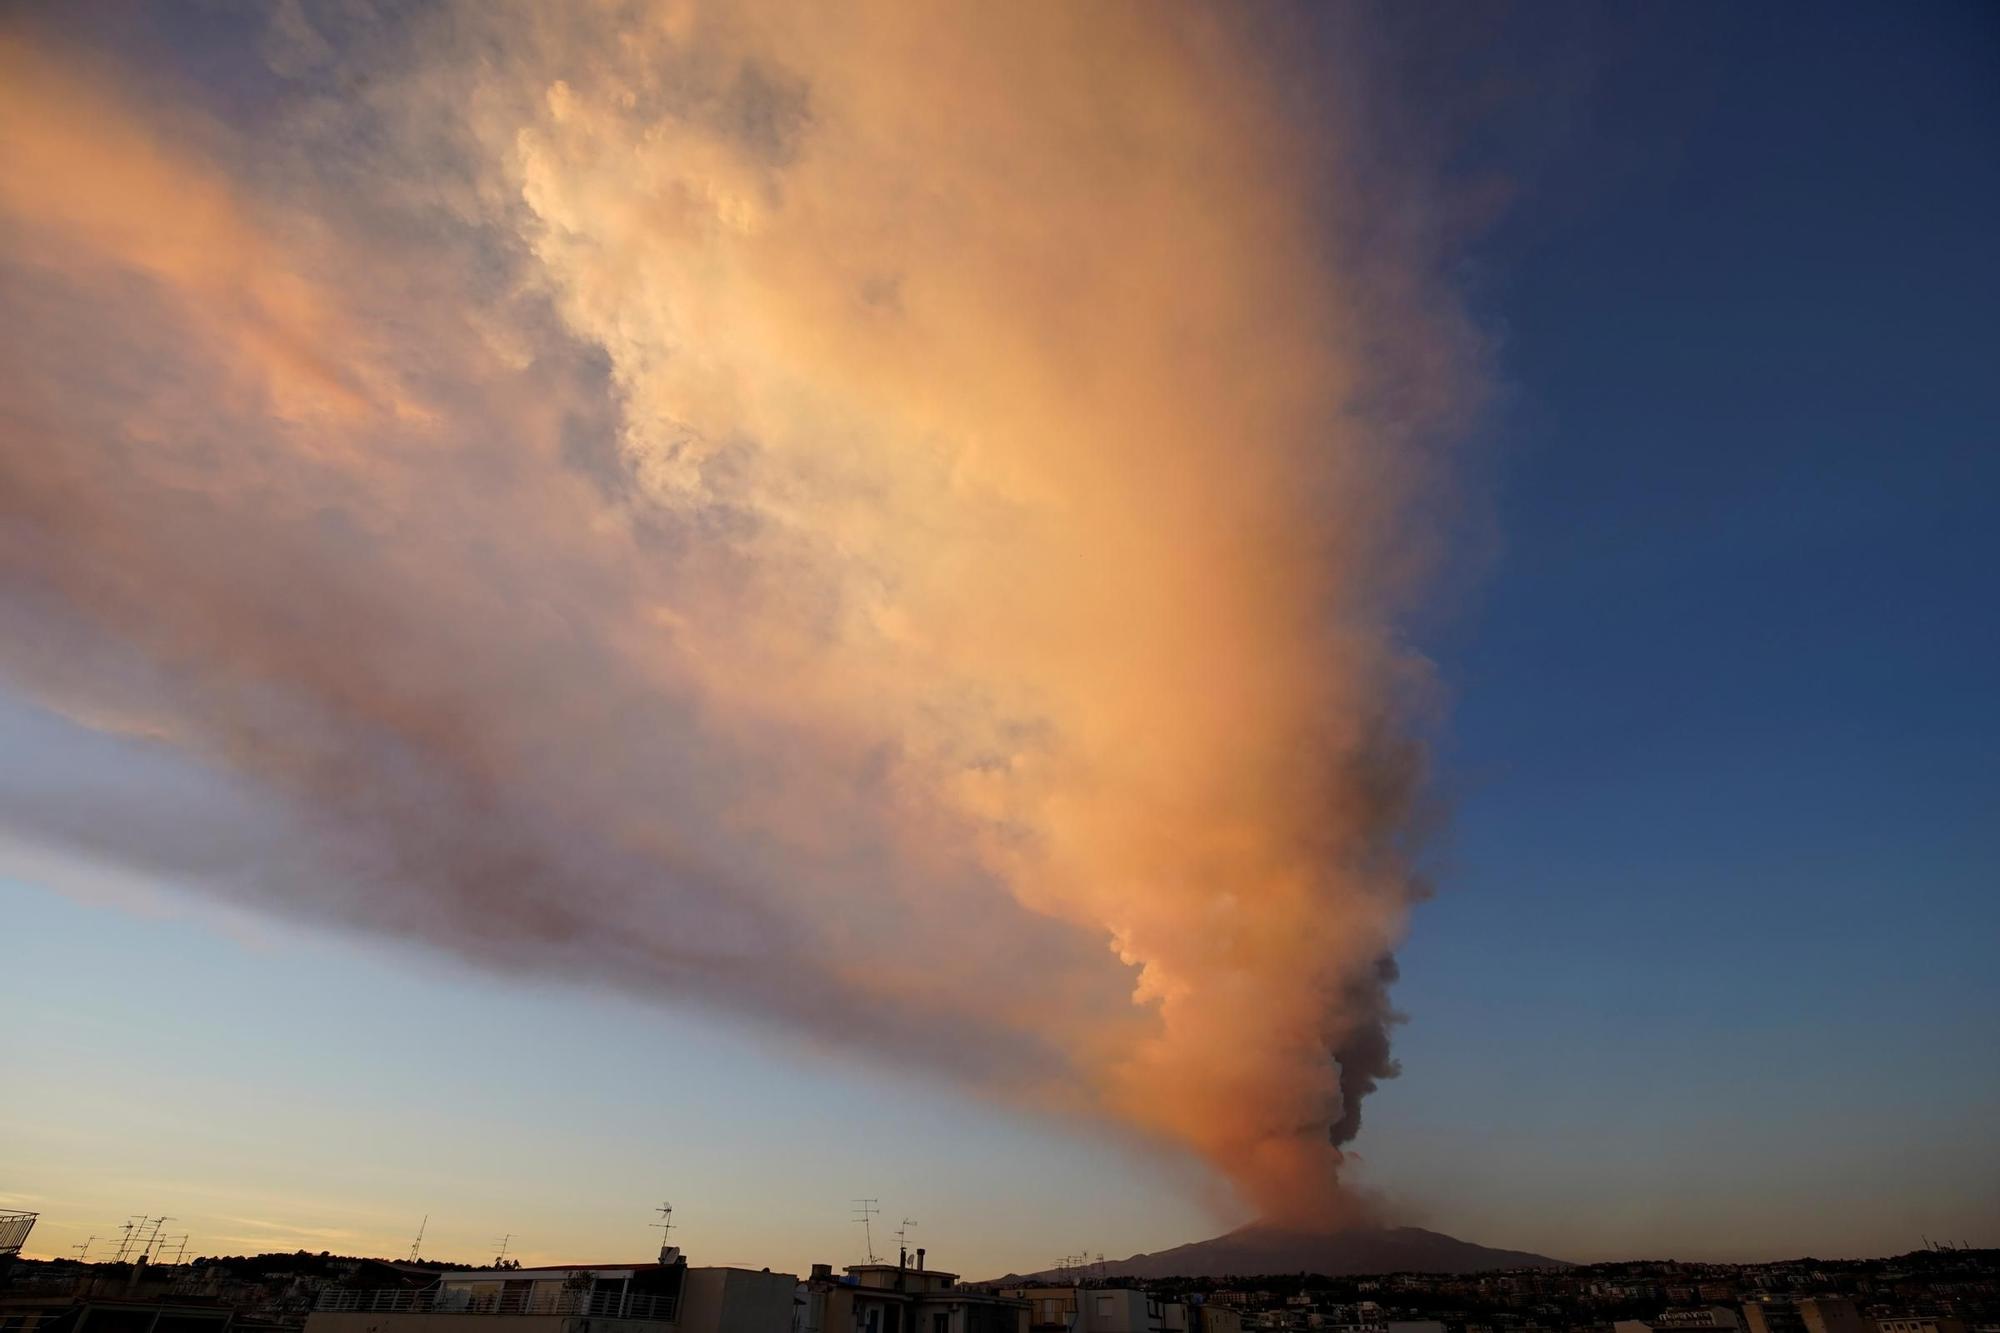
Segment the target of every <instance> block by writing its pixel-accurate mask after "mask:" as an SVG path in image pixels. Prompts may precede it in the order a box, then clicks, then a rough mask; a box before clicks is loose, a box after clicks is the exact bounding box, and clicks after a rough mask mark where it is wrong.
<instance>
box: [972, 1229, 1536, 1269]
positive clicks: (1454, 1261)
mask: <svg viewBox="0 0 2000 1333" xmlns="http://www.w3.org/2000/svg"><path fill="white" fill-rule="evenodd" d="M1567 1267H1569V1265H1568V1264H1567V1263H1565V1262H1564V1261H1562V1260H1561V1259H1551V1258H1549V1257H1548V1256H1547V1255H1543V1254H1529V1253H1527V1252H1525V1251H1522V1250H1496V1249H1491V1248H1489V1247H1487V1246H1484V1245H1475V1244H1473V1243H1472V1242H1471V1241H1469V1240H1460V1239H1458V1238H1457V1237H1456V1236H1447V1235H1444V1234H1443V1233H1441V1232H1437V1231H1426V1230H1424V1229H1423V1228H1422V1227H1357V1228H1355V1229H1352V1230H1348V1231H1333V1232H1327V1231H1292V1230H1287V1229H1285V1228H1282V1227H1273V1226H1267V1225H1265V1224H1263V1223H1256V1222H1253V1223H1251V1224H1250V1225H1249V1226H1246V1227H1239V1228H1237V1229H1236V1230H1235V1231H1232V1232H1229V1233H1228V1234H1227V1235H1222V1236H1216V1237H1214V1238H1213V1239H1210V1240H1198V1241H1193V1242H1190V1243H1189V1244H1186V1245H1176V1246H1174V1247H1173V1248H1172V1249H1170V1250H1160V1251H1158V1252H1156V1253H1153V1254H1135V1255H1133V1256H1132V1257H1131V1258H1129V1259H1119V1260H1116V1261H1114V1262H1109V1263H1105V1264H1103V1265H1101V1266H1095V1265H1094V1266H1093V1270H1092V1271H1093V1273H1095V1272H1102V1274H1103V1275H1104V1276H1105V1277H1133V1278H1162V1277H1230V1276H1242V1277H1251V1276H1256V1275H1258V1274H1263V1273H1321V1274H1324V1275H1325V1276H1327V1277H1352V1276H1355V1275H1358V1274H1363V1273H1476V1272H1480V1271H1482V1270H1487V1269H1495V1268H1567ZM1063 1276H1065V1274H1064V1273H1063V1272H1062V1271H1061V1270H1058V1269H1049V1270H1047V1271H1045V1272H1040V1273H1028V1274H1025V1275H1024V1274H1018V1273H1017V1274H1009V1275H1008V1277H1007V1278H1003V1279H1001V1280H1002V1281H1010V1280H1027V1279H1036V1278H1040V1279H1048V1280H1051V1281H1054V1280H1059V1279H1061V1278H1062V1277H1063Z"/></svg>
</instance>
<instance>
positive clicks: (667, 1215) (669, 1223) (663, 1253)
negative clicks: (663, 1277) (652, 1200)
mask: <svg viewBox="0 0 2000 1333" xmlns="http://www.w3.org/2000/svg"><path fill="white" fill-rule="evenodd" d="M653 1211H654V1212H656V1213H658V1214H659V1215H660V1220H659V1221H657V1222H648V1223H647V1224H646V1225H647V1226H650V1227H653V1228H655V1229H656V1230H658V1231H659V1233H660V1262H661V1263H665V1262H666V1261H667V1251H668V1250H669V1249H671V1248H672V1247H671V1246H669V1245H668V1244H667V1240H668V1238H669V1237H671V1236H672V1235H673V1234H674V1206H673V1205H672V1204H671V1203H668V1202H667V1201H665V1200H664V1199H663V1200H661V1201H660V1206H659V1207H658V1208H655V1209H654V1210H653Z"/></svg>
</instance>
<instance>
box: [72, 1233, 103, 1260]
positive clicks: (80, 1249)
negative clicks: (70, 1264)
mask: <svg viewBox="0 0 2000 1333" xmlns="http://www.w3.org/2000/svg"><path fill="white" fill-rule="evenodd" d="M95 1244H97V1237H95V1236H88V1237H85V1239H84V1242H83V1244H81V1245H72V1246H70V1248H71V1249H72V1250H75V1251H76V1261H77V1262H78V1263H80V1264H81V1263H88V1262H89V1261H90V1247H91V1246H93V1245H95Z"/></svg>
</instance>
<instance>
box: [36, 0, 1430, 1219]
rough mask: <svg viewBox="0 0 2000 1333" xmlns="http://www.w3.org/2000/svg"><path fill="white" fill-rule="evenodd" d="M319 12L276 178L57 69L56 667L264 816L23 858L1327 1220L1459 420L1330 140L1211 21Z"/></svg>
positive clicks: (48, 291)
mask: <svg viewBox="0 0 2000 1333" xmlns="http://www.w3.org/2000/svg"><path fill="white" fill-rule="evenodd" d="M343 12H344V11H343ZM284 14H285V17H284V19H283V21H282V22H279V21H274V22H273V25H272V30H271V32H269V33H267V34H265V35H264V40H263V41H262V43H261V46H260V47H259V49H261V50H262V51H263V52H264V55H265V58H266V59H267V60H268V63H269V68H268V69H267V70H265V71H262V72H261V73H262V77H263V79H264V80H265V81H266V82H268V83H269V84H270V85H271V86H272V87H274V88H276V89H277V90H278V91H277V92H274V93H272V94H271V95H270V96H271V99H272V101H271V105H270V106H268V107H266V108H263V109H262V110H261V112H260V114H259V115H256V116H254V117H245V118H243V120H244V122H245V123H246V124H248V125H250V126H251V128H248V129H246V130H231V129H227V128H224V127H223V126H222V125H220V124H219V123H217V121H216V120H215V119H213V118H212V117H210V116H208V115H206V114H205V113H204V112H203V111H202V109H201V108H200V106H199V105H197V102H198V99H196V98H193V97H172V96H154V97H141V96H138V95H135V94H131V93H126V92H120V91H118V90H119V89H120V87H121V86H122V85H123V83H124V80H123V79H122V78H121V76H120V72H119V71H117V70H115V69H110V68H107V67H105V66H102V65H97V64H93V63H92V58H90V57H87V56H83V55H80V54H78V53H77V52H75V51H73V50H65V49H60V48H58V47H57V46H56V45H54V44H53V43H51V42H49V41H48V40H47V39H45V38H35V37H33V36H30V35H26V34H21V35H16V36H15V37H14V38H12V39H11V40H10V41H9V42H8V43H7V44H6V45H5V46H4V47H0V126H4V127H5V128H4V129H0V159H4V160H0V210H4V212H0V227H3V228H4V232H0V235H4V238H5V260H4V282H5V284H6V288H7V290H8V291H9V293H10V296H9V298H8V306H9V309H10V310H12V311H13V312H15V313H14V317H13V318H12V319H11V320H10V321H9V322H8V323H9V327H8V329H7V331H6V332H5V333H4V335H0V337H4V339H5V343H4V355H0V411H4V414H5V420H6V422H7V429H6V430H5V432H4V436H0V557H4V563H5V569H6V571H7V579H6V584H5V588H4V596H3V597H0V617H3V618H4V619H0V645H4V646H0V653H4V657H0V667H4V670H5V671H6V672H7V673H8V679H9V680H10V681H11V682H12V683H13V685H14V687H15V688H16V689H17V690H21V691H25V692H28V693H29V694H31V695H32V696H33V697H35V698H36V699H38V700H40V701H41V702H42V703H44V704H45V705H46V706H47V707H49V708H51V709H54V710H56V711H58V712H60V713H62V714H63V715H65V716H66V717H68V718H70V719H73V720H75V721H76V722H78V723H81V724H82V725H85V726H88V727H92V728H95V729H98V730H101V731H107V732H112V733H115V734H117V735H119V736H122V737H126V738H129V744H130V745H132V746H136V747H143V748H145V749H147V750H148V751H151V752H153V753H159V752H162V751H164V752H166V753H169V754H172V755H175V756H179V758H180V761H181V762H183V763H184V764H185V765H187V766H188V767H189V769H190V771H201V772H217V771H219V772H222V773H225V774H227V775H230V780H231V781H232V782H234V783H235V784H236V785H237V788H238V789H239V790H241V791H242V792H245V793H248V794H247V795H245V796H244V797H243V800H244V802H245V804H244V807H243V808H244V809H245V810H248V811H254V812H256V816H255V818H238V819H235V820H233V821H232V822H231V823H230V824H229V825H228V826H227V827H220V826H218V827H214V828H207V829H200V830H196V831H194V832H192V833H190V831H189V830H188V829H187V828H186V826H185V824H184V822H183V821H173V822H171V824H169V822H166V821H161V820H157V819H155V820H151V821H148V820H147V819H145V818H143V817H141V815H140V813H139V812H137V811H134V812H130V817H122V818H121V817H92V818H89V819H79V818H77V817H75V815H74V812H73V811H67V810H63V809H56V808H53V803H50V802H40V803H38V802H36V801H33V800H29V799H26V798H20V797H10V800H9V804H8V806H7V808H6V809H5V811H4V815H5V817H6V819H7V822H8V823H10V824H11V825H13V826H14V827H15V828H16V830H17V831H19V832H23V833H25V834H28V835H30V836H33V837H37V838H39V839H42V840H44V841H47V840H64V841H67V842H70V843H72V844H76V845H81V846H83V847H86V848H88V849H90V850H93V851H95V852H97V853H100V854H105V855H113V856H117V857H121V858H124V859H127V860H130V861H132V862H135V863H137V864H140V865H142V866H147V867H150V868H153V869H156V870H161V871H165V872H169V873H172V874H174V875H176V876H178V877H180V878H184V879H189V880H194V881H198V882H200V883H202V884H204V885H206V886H208V887H210V888H212V889H214V890H215V891H218V892H223V893H228V894H232V895H236V896H238V897H244V898H248V899H250V900H253V901H256V902H260V903H267V904H269V905H270V906H272V907H275V908H279V909H282V910H286V911H289V912H292V913H295V914H305V915H308V916H312V917H315V918H327V919H337V920H340V921H344V922H348V923H353V924H357V925H360V926H362V927H364V928H367V929H370V930H375V931H381V932H387V933H393V934H396V935H400V936H415V937H418V938H422V939H425V940H428V941H430V942H432V943H434V944H436V945H438V946H439V947H443V948H447V949H451V950H456V951H458V952H460V953H463V954H466V955H468V956H471V957H473V958H475V959H478V960H480V961H482V962H486V963H489V964H492V965H496V966H504V967H510V968H527V969H536V970H542V971H550V972H555V973H559V974H569V975H575V976H578V977H586V978H591V979H602V978H610V979H611V980H613V981H615V982H616V983H618V984H621V985H623V986H626V987H630V988H633V989H635V990H638V991H640V992H642V993H646V994H652V995H658V996H661V997H663V998H665V999H669V1000H674V1001H676V1002H683V1003H698V1004H703V1005H710V1006H716V1007H719V1008H722V1009H724V1010H727V1011H729V1012H734V1013H739V1014H748V1015H751V1016H754V1017H757V1018H759V1019H762V1020H767V1021H770V1022H772V1023H775V1024H778V1025H780V1026H781V1027H784V1028H787V1029H789V1030H791V1031H793V1032H795V1033H798V1034H801V1035H803V1036H805V1037H806V1038H808V1039H810V1040H816V1041H817V1040H826V1041H839V1042H844V1043H851V1044H854V1045H857V1046H860V1047H863V1048H868V1049H872V1050H876V1051H879V1052H882V1053H883V1054H884V1055H885V1056H888V1057H892V1058H897V1059H905V1060H911V1061H916V1062H918V1063H921V1064H924V1065H926V1066H928V1067H932V1068H935V1069H938V1070H940V1071H943V1072H945V1073H948V1074H950V1075H952V1076H954V1077H957V1078H959V1079H961V1080H963V1081H965V1082H967V1083H969V1084H972V1085H974V1086H977V1087H979V1088H981V1089H982V1090H985V1091H989V1092H993V1093H995V1094H998V1095H1001V1096H1005V1097H1008V1098H1012V1099H1016V1100H1019V1101H1022V1102H1026V1103H1028V1104H1031V1105H1035V1106H1038V1107H1043V1108H1050V1109H1056V1110H1060V1111H1064V1112H1075V1113H1083V1114H1089V1115H1094V1116H1101V1117H1106V1118H1109V1119H1112V1120H1115V1121H1118V1122H1122V1123H1125V1124H1127V1125H1130V1126H1132V1127H1135V1128H1136V1129H1137V1130H1139V1131H1140V1132H1141V1133H1142V1134H1143V1135H1144V1136H1146V1137H1147V1138H1149V1139H1152V1140H1156V1141H1164V1142H1167V1143H1172V1144H1178V1145H1182V1146H1184V1147H1186V1148H1188V1149H1191V1150H1192V1151H1194V1152H1195V1153H1198V1154H1199V1155H1201V1156H1202V1157H1203V1158H1205V1159H1207V1160H1208V1161H1209V1162H1211V1163H1213V1164H1214V1166H1215V1167H1216V1168H1217V1169H1219V1170H1220V1171H1221V1172H1222V1173H1224V1174H1225V1175H1226V1177H1227V1178H1228V1179H1229V1180H1230V1181H1232V1182H1233V1183H1234V1184H1235V1185H1236V1186H1237V1187H1238V1189H1239V1190H1240V1192H1241V1194H1242V1196H1243V1198H1244V1200H1245V1202H1247V1203H1248V1204H1250V1205H1251V1206H1253V1207H1255V1208H1257V1209H1258V1210H1260V1211H1261V1212H1263V1213H1265V1214H1266V1215H1271V1216H1278V1217H1283V1218H1286V1219H1289V1220H1294V1221H1296V1220H1310V1219H1313V1218H1319V1219H1322V1220H1323V1219H1324V1218H1325V1217H1327V1216H1328V1215H1329V1214H1328V1210H1329V1209H1331V1208H1334V1207H1336V1206H1337V1205H1336V1203H1335V1188H1334V1185H1335V1172H1336V1170H1337V1167H1338V1162H1339V1153H1338V1151H1337V1150H1336V1148H1335V1147H1334V1143H1335V1142H1336V1141H1339V1140H1344V1139H1346V1138H1348V1137H1350V1136H1351V1135H1352V1134H1353V1133H1354V1132H1355V1130H1356V1129H1357V1128H1358V1125H1359V1120H1360V1111H1359V1106H1360V1099H1361V1097H1362V1095H1363V1094H1365V1093H1366V1092H1367V1091H1369V1090H1370V1089H1371V1088H1372V1087H1373V1086H1374V1084H1375V1081H1376V1080H1377V1079H1378V1078H1381V1077H1384V1076H1386V1075H1388V1074H1390V1073H1393V1072H1394V1069H1393V1063H1392V1062H1391V1060H1390V1058H1389V1053H1388V1042H1387V1034H1386V1027H1387V1024H1388V1023H1389V1022H1390V1021H1391V1018H1392V1015H1391V1013H1390V1010H1389V1008H1388V1004H1387V1000H1386V988H1387V985H1388V982H1389V980H1390V979H1391V977H1392V976H1393V966H1392V965H1391V964H1390V963H1389V962H1388V961H1387V960H1388V957H1389V954H1390V951H1391V949H1392V948H1393V946H1394V944H1395V942H1396V940H1397V938H1398V936H1399V933H1400V931H1401V930H1402V928H1403V925H1404V918H1405V913H1406V910H1407V905H1408V903H1409V902H1410V900H1411V897H1412V892H1413V889H1412V876H1411V871H1410V866H1409V864H1408V860H1407V849H1406V844H1407V842H1408V836H1409V825H1410V823H1411V816H1412V805H1413V800H1414V793H1415V789H1416V784H1417V782H1418V778H1419V776H1420V767H1421V763H1420V751H1419V748H1418V746H1417V745H1416V743H1415V741H1414V740H1413V738H1412V735H1413V733H1412V726H1411V716H1410V715H1411V710H1412V706H1413V703H1414V701H1416V700H1418V699H1419V698H1420V697H1421V695H1422V693H1423V685H1424V678H1423V672H1422V671H1421V669H1420V666H1419V664H1417V663H1415V662H1413V661H1412V660H1411V659H1410V658H1408V657H1407V656H1406V655H1404V654H1403V653H1402V652H1400V651H1399V650H1398V648H1397V647H1396V645H1395V643H1394V641H1393V639H1392V636H1391V633H1390V630H1389V628H1388V626H1389V618H1390V616H1391V615H1392V613H1393V612H1394V611H1395V610H1396V608H1397V606H1398V604H1399V599H1400V598H1401V597H1402V596H1403V595H1404V594H1405V593H1406V591H1407V587H1406V584H1407V582H1408V578H1409V575H1410V574H1411V572H1412V571H1413V570H1414V569H1416V568H1418V567H1419V566H1420V565H1421V564H1422V554H1423V552H1422V546H1423V543H1422V541H1421V540H1420V539H1419V537H1418V535H1417V534H1416V533H1415V532H1414V531H1413V527H1414V525H1413V523H1412V522H1411V520H1410V516H1411V514H1412V513H1413V511H1414V509H1415V508H1416V505H1417V501H1418V500H1419V499H1420V498H1421V495H1420V492H1421V490H1422V485H1421V483H1422V482H1423V473H1424V471H1425V468H1424V466H1423V463H1422V455H1423V452H1424V441H1425V439H1426V438H1427V437H1429V436H1430V435H1431V434H1433V433H1434V432H1435V431H1436V430H1437V429H1438V428H1439V427H1440V426H1441V425H1443V424H1445V423H1446V422H1447V420H1448V418H1449V414H1450V413H1451V411H1452V410H1453V408H1454V402H1455V398H1456V395H1457V391H1458V380H1459V374H1458V370H1457V366H1458V364H1459V361H1460V358H1459V356H1458V354H1457V350H1456V344H1457V334H1456V332H1455V325H1454V324H1453V323H1452V321H1451V318H1450V311H1449V306H1448V303H1441V302H1439V301H1437V300H1436V298H1435V294H1434V293H1433V292H1431V291H1430V290H1429V286H1428V284H1427V283H1426V282H1425V281H1424V280H1423V278H1422V273H1421V269H1420V268H1419V267H1418V266H1417V265H1416V264H1415V263H1414V261H1413V260H1411V258H1410V257H1409V256H1408V255H1407V254H1406V253H1404V251H1403V250H1402V249H1399V247H1397V246H1395V245H1393V244H1389V243H1387V242H1386V241H1385V239H1384V238H1385V237H1387V236H1389V235H1391V234H1393V229H1392V228H1386V227H1373V226H1371V225H1370V223H1371V219H1370V217H1369V214H1368V213H1367V210H1369V209H1371V208H1377V207H1380V208H1385V209H1386V208H1388V207H1390V206H1391V202H1390V201H1386V200H1384V199H1383V198H1382V197H1381V195H1380V194H1379V190H1380V189H1381V188H1383V187H1382V186H1381V184H1380V182H1379V181H1378V180H1370V179H1368V178H1367V177H1365V176H1364V174H1363V173H1362V172H1361V171H1360V169H1359V168H1358V167H1356V166H1352V165H1350V164H1351V163H1356V162H1359V161H1360V160H1362V159H1361V157H1360V155H1359V154H1356V153H1354V152H1352V151H1351V147H1352V146H1351V145H1345V144H1343V143H1342V141H1341V136H1340V133H1339V132H1338V127H1337V126H1334V127H1332V128H1329V124H1328V123H1319V122H1318V121H1317V120H1315V115H1309V114H1308V112H1309V111H1310V108H1309V107H1307V106H1306V105H1305V104H1304V103H1302V102H1301V100H1300V96H1299V94H1298V93H1297V90H1296V89H1295V88H1291V85H1290V84H1289V83H1288V82H1287V76H1286V74H1285V72H1284V71H1283V70H1282V69H1280V68H1278V67H1276V66H1273V65H1272V64H1270V63H1269V62H1268V61H1267V60H1265V59H1263V58H1261V57H1260V56H1259V55H1258V53H1257V49H1256V48H1254V47H1253V45H1252V44H1251V42H1250V41H1249V40H1248V39H1246V38H1245V37H1244V36H1243V35H1242V34H1237V33H1233V32H1230V31H1227V30H1225V29H1224V28H1223V27H1222V26H1221V24H1220V20H1219V19H1218V18H1217V17H1216V16H1215V15H1213V14H1206V13H1201V12H1196V13H1192V14H1183V13H1179V12H1177V11H1169V10H1167V9H1164V8H1161V7H1158V6H1153V5H1145V6H1136V7H1131V8H1126V7H1119V6H1112V5H1107V4H1091V5H1081V6H1056V5H1049V6H1030V7H1027V8H1025V9H1024V8H1022V7H1019V6H1001V5H966V6H963V7H951V6H941V5H917V6H900V5H899V6H886V7H883V8H881V9H873V8H870V7H867V6H860V7H856V6H849V5H843V6H793V5H779V6H774V7H772V8H771V9H770V10H769V11H768V12H765V11H764V10H762V9H761V8H760V7H759V6H756V5H743V4H730V5H724V6H717V7H716V8H715V9H713V10H710V9H707V8H704V7H700V6H686V5H661V6H646V7H637V8H629V9H628V8H623V7H618V6H609V7H605V8H602V9H594V10H590V11H587V12H586V11H583V10H581V9H571V8H569V7H564V8H561V9H551V8H550V7H547V6H524V7H519V8H507V7H502V6H489V5H483V4H482V5H475V6H470V7H468V8H465V9H463V10H458V11H442V12H427V13H426V14H425V15H424V16H423V17H422V18H421V19H419V20H416V21H415V24H414V26H409V27H402V28H397V27H394V26H393V25H387V24H385V23H383V22H382V21H379V20H370V21H369V22H368V23H366V24H363V25H360V26H357V27H351V28H347V27H342V26H340V25H337V24H335V23H333V22H331V21H329V20H327V19H326V17H325V16H324V15H316V13H315V11H313V10H311V9H310V8H308V9H305V10H298V9H296V7H293V8H289V9H286V10H285V11H284ZM301 15H303V16H304V17H303V18H301ZM1266 36H1267V37H1268V36H1269V34H1266ZM1288 88H1289V89H1290V91H1285V90H1286V89H1288ZM1323 110H1324V109H1322V112H1323ZM1298 118H1304V119H1305V120H1309V121H1315V123H1314V124H1313V127H1312V129H1311V132H1310V134H1308V133H1306V132H1304V131H1302V130H1300V129H1298V128H1297V122H1298ZM1364 235H1372V236H1373V237H1374V240H1373V241H1372V242H1371V243H1370V244H1368V245H1366V246H1363V245H1362V244H1360V242H1359V240H1358V238H1360V237H1362V236H1364ZM274 795H275V796H276V797H277V798H279V799H278V800H277V801H275V802H274V801H273V800H272V799H271V798H272V797H273V796H274ZM135 799H136V798H135ZM99 813H101V812H99Z"/></svg>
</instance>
